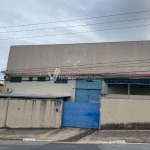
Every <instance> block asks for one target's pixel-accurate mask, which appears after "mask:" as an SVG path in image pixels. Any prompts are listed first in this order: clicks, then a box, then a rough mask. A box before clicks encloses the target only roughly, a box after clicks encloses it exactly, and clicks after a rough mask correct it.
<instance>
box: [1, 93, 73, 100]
mask: <svg viewBox="0 0 150 150" xmlns="http://www.w3.org/2000/svg"><path fill="white" fill-rule="evenodd" d="M0 97H3V98H4V97H5V98H7V97H10V98H37V99H38V98H41V99H45V98H49V99H62V98H69V97H71V96H70V95H63V96H62V95H36V94H0Z"/></svg>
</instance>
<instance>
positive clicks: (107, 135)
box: [78, 130, 150, 143]
mask: <svg viewBox="0 0 150 150" xmlns="http://www.w3.org/2000/svg"><path fill="white" fill-rule="evenodd" d="M115 141H116V142H117V141H120V142H121V141H124V142H125V143H150V130H98V131H96V132H94V133H93V134H91V135H89V136H86V137H84V138H82V139H80V140H79V141H78V142H79V143H94V142H95V143H98V142H100V143H101V142H102V143H105V142H111V143H115Z"/></svg>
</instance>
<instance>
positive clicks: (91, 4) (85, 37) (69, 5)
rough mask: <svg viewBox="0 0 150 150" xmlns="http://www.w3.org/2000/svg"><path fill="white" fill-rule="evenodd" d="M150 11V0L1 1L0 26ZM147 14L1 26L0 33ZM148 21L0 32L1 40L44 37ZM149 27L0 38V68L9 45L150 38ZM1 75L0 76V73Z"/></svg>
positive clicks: (139, 16) (148, 20)
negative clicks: (33, 24) (34, 24)
mask: <svg viewBox="0 0 150 150" xmlns="http://www.w3.org/2000/svg"><path fill="white" fill-rule="evenodd" d="M143 10H150V1H149V0H132V1H131V0H113V1H110V0H55V1H52V0H44V1H42V0H24V1H21V0H4V1H2V0H1V1H0V27H4V26H11V25H19V24H32V23H41V22H51V21H59V20H70V19H77V18H87V17H93V16H103V15H111V14H118V13H119V14H120V13H128V12H135V11H136V12H137V11H143ZM143 17H150V12H147V13H139V14H132V15H125V16H118V17H106V18H99V19H92V20H81V21H74V22H64V23H55V24H45V25H37V26H23V27H15V28H0V32H5V31H12V30H28V29H36V28H52V27H58V26H69V25H78V24H89V23H99V22H108V21H117V20H125V19H135V18H143ZM141 24H150V19H146V20H139V21H131V22H123V23H114V24H105V25H95V26H84V27H76V28H65V29H55V30H41V31H30V32H16V33H15V32H10V33H0V39H6V38H7V39H8V38H14V37H26V36H27V37H28V36H43V35H50V34H64V33H71V32H83V31H89V30H101V29H106V28H116V27H124V26H134V25H141ZM149 39H150V26H147V27H140V28H131V29H122V30H113V31H105V32H93V33H86V34H83V33H82V34H76V35H67V36H50V37H43V38H30V39H17V40H6V41H4V40H0V71H2V70H5V69H6V64H7V59H8V53H9V49H10V45H34V44H54V43H55V44H61V43H83V42H84V43H89V42H110V41H136V40H149ZM0 77H1V76H0Z"/></svg>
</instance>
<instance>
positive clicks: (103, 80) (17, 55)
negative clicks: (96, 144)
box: [3, 41, 150, 128]
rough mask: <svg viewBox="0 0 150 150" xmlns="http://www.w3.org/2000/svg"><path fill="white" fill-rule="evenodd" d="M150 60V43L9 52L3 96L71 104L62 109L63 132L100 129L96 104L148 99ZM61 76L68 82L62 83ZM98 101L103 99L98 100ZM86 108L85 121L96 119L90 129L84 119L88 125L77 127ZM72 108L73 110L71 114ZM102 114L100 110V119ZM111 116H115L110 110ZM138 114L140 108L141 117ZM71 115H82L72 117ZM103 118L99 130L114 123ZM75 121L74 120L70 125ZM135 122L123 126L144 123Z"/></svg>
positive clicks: (45, 47) (39, 47) (24, 48)
mask: <svg viewBox="0 0 150 150" xmlns="http://www.w3.org/2000/svg"><path fill="white" fill-rule="evenodd" d="M149 56H150V41H133V42H107V43H83V44H57V45H30V46H11V48H10V53H9V59H8V64H7V69H6V71H3V73H4V74H5V88H4V91H5V93H11V95H13V94H18V95H33V94H34V95H35V96H38V95H45V96H46V95H50V96H55V97H62V98H63V97H64V100H65V101H72V102H76V103H67V102H66V103H64V110H63V114H64V115H63V122H62V124H63V125H64V126H77V127H89V128H90V127H93V128H99V127H100V123H99V122H100V117H99V113H100V109H99V108H100V107H99V103H100V102H101V104H102V106H101V107H103V103H105V98H108V97H110V99H116V98H117V99H119V98H121V99H124V101H125V103H126V102H127V101H126V99H127V98H128V99H131V100H132V97H133V99H135V97H134V95H141V96H148V95H150V79H149V75H150V69H149V63H150V58H149ZM56 68H59V69H60V73H59V77H58V78H57V80H56V81H55V82H53V81H50V77H49V75H48V73H51V74H54V71H55V69H56ZM66 76H69V78H65V77H66ZM83 78H84V79H83ZM81 79H82V80H81ZM102 96H103V97H104V98H101V97H102ZM123 96H124V97H123ZM101 99H102V100H101ZM136 99H139V98H138V97H136ZM141 99H143V98H142V97H141ZM145 99H149V97H147V98H145ZM103 101H104V102H103ZM106 101H107V100H106ZM81 102H82V103H81ZM109 102H110V101H108V103H109ZM120 102H122V101H120ZM134 102H135V101H134ZM123 103H124V102H123ZM75 105H76V106H75ZM139 105H140V104H139ZM115 106H116V107H117V105H115ZM129 106H130V105H129ZM85 107H88V109H87V113H86V114H88V115H87V117H91V116H92V117H93V118H92V119H91V120H94V118H96V119H95V121H93V122H92V123H91V122H88V121H87V120H89V119H87V120H86V119H85V120H86V121H85V122H88V123H82V125H81V124H80V123H79V122H81V120H83V118H82V117H81V118H80V117H79V116H80V115H81V114H82V115H83V112H81V110H82V111H83V108H85ZM70 108H72V109H70ZM73 108H76V109H75V110H74V111H72V110H73ZM107 108H108V107H106V109H107ZM68 109H69V110H70V111H69V113H67V112H68V111H67V110H68ZM106 109H105V110H104V109H102V112H101V113H103V112H105V111H106ZM148 109H149V108H147V110H148ZM111 110H113V108H111ZM114 110H115V111H116V109H115V108H114ZM142 110H143V108H142V109H141V110H140V112H142ZM75 112H76V113H78V112H81V114H80V115H78V116H76V113H75ZM88 112H89V113H88ZM72 113H74V114H72ZM91 113H92V114H93V115H91ZM106 113H107V114H109V110H107V111H106V112H105V115H106ZM135 113H136V112H135ZM143 113H144V112H143ZM114 114H115V113H114ZM68 115H69V116H68ZM71 115H74V117H72V116H71ZM105 115H102V114H101V117H102V119H101V124H102V125H103V127H104V126H105V125H108V124H111V123H113V121H111V122H110V119H109V118H104V117H103V116H105ZM122 115H123V114H122ZM83 116H85V115H83ZM106 116H107V115H106ZM108 116H109V115H108ZM108 116H107V117H108ZM113 117H114V116H111V118H113ZM67 118H70V120H67ZM74 118H77V119H76V120H71V119H74ZM139 118H142V117H139ZM139 118H137V120H134V121H133V122H132V117H131V118H130V119H129V120H128V119H127V121H126V122H125V123H129V122H130V123H135V122H140V123H143V121H144V122H146V119H145V120H142V119H141V120H142V121H141V120H140V119H139ZM115 119H116V118H115V117H114V123H116V124H117V123H124V122H122V121H121V122H119V121H116V122H115ZM77 120H78V121H77ZM147 121H148V122H149V121H150V118H147ZM72 122H74V123H72ZM75 122H76V124H75Z"/></svg>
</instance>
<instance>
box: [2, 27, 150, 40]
mask: <svg viewBox="0 0 150 150" xmlns="http://www.w3.org/2000/svg"><path fill="white" fill-rule="evenodd" d="M149 25H150V24H144V25H138V26H128V27H120V28H108V29H102V30H93V31H83V32H75V33H62V34H53V35H43V36H29V37H18V38H8V39H0V40H1V41H2V40H16V39H25V38H41V37H48V36H63V35H73V34H80V33H90V32H102V31H111V30H121V29H129V28H138V27H144V26H149Z"/></svg>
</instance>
